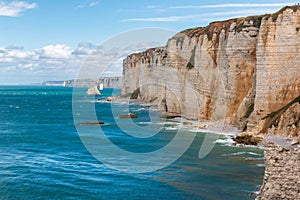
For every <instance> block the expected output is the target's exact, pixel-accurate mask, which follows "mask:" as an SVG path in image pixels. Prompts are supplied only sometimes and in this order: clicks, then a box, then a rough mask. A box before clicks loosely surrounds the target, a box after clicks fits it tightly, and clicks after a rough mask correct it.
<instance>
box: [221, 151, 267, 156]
mask: <svg viewBox="0 0 300 200" xmlns="http://www.w3.org/2000/svg"><path fill="white" fill-rule="evenodd" d="M237 155H251V156H262V154H258V153H254V152H251V151H241V152H236V153H229V154H223V155H222V156H237Z"/></svg>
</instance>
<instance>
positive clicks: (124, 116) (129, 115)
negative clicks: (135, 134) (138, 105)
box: [119, 113, 138, 119]
mask: <svg viewBox="0 0 300 200" xmlns="http://www.w3.org/2000/svg"><path fill="white" fill-rule="evenodd" d="M119 118H120V119H126V118H138V115H136V114H133V113H128V114H127V115H120V116H119Z"/></svg>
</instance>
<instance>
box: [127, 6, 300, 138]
mask: <svg viewBox="0 0 300 200" xmlns="http://www.w3.org/2000/svg"><path fill="white" fill-rule="evenodd" d="M137 91H138V92H137ZM133 93H135V95H134V96H136V98H138V99H142V100H145V101H148V102H153V103H154V104H157V105H158V107H159V110H160V111H161V113H162V115H163V116H166V117H176V116H182V117H185V118H188V119H197V120H201V121H209V122H215V123H216V124H217V123H221V124H225V125H231V126H236V127H238V128H240V129H241V130H247V131H255V132H256V133H266V132H267V131H268V129H273V132H282V131H281V130H283V129H284V130H290V129H295V131H294V132H293V135H294V136H296V135H298V134H299V120H300V117H299V116H300V113H299V103H298V102H299V101H298V102H297V103H296V102H294V104H293V105H289V104H290V103H291V102H292V101H294V100H295V99H297V98H298V97H299V94H300V8H299V6H290V7H285V8H283V9H281V10H280V11H278V12H277V13H275V14H271V15H263V16H253V17H245V18H238V19H230V20H227V21H222V22H213V23H211V24H209V26H207V27H203V28H194V29H188V30H185V31H182V32H180V33H178V34H176V35H175V36H174V37H172V38H171V39H170V40H169V41H168V42H167V45H166V46H165V47H158V48H153V49H149V50H147V51H145V52H142V53H135V54H132V55H130V56H128V57H127V58H126V59H125V60H124V67H123V85H122V95H124V96H128V94H133ZM129 96H130V95H129ZM290 106H292V107H290ZM284 107H288V108H287V109H284V110H281V108H284ZM272 113H273V114H272ZM291 115H292V116H293V122H288V120H286V119H285V118H286V117H290V116H291ZM297 130H298V132H297ZM286 134H289V135H290V131H287V133H286Z"/></svg>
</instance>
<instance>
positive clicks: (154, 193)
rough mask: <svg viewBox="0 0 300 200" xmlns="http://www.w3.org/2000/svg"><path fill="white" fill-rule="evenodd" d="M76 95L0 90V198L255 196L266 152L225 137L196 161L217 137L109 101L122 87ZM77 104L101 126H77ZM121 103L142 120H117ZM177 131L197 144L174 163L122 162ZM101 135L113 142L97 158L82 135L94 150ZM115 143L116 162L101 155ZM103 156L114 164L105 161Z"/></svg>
mask: <svg viewBox="0 0 300 200" xmlns="http://www.w3.org/2000/svg"><path fill="white" fill-rule="evenodd" d="M78 91H79V93H80V92H81V95H82V98H77V99H76V98H75V100H74V91H73V88H68V87H44V86H0V199H109V200H113V199H146V200H147V199H153V200H154V199H155V200H156V199H172V200H177V199H178V200H179V199H200V200H201V199H203V200H205V199H209V200H210V199H212V200H218V199H231V200H235V199H236V200H238V199H243V200H246V199H255V195H254V194H255V192H256V191H258V190H259V186H260V184H262V181H263V175H264V169H265V165H264V157H263V149H261V148H258V147H253V146H233V145H232V140H231V138H230V137H229V136H226V135H224V134H221V135H218V138H217V140H216V141H214V146H213V148H212V149H211V151H210V152H209V153H208V154H207V155H206V156H205V157H204V158H199V149H200V148H201V145H202V144H203V143H204V139H205V137H206V136H207V134H212V133H203V131H201V132H198V131H195V130H194V129H192V128H189V127H185V126H183V125H182V123H180V122H178V121H172V119H170V120H166V119H160V118H159V117H158V118H155V120H152V118H151V116H154V115H155V112H157V111H156V110H155V108H152V107H150V106H148V105H139V104H130V105H129V104H127V103H126V102H125V103H124V102H122V103H120V102H113V103H111V102H105V101H104V100H105V99H106V98H107V97H108V96H111V95H118V94H119V93H120V90H116V89H107V88H105V89H104V90H103V91H101V93H102V95H101V97H93V96H92V97H88V96H86V95H85V92H86V89H84V88H82V89H77V93H78ZM74 101H82V102H77V103H76V102H75V105H77V106H78V105H79V107H80V108H82V107H81V105H89V106H90V107H92V108H94V110H95V114H96V115H95V116H96V117H97V121H103V122H104V125H85V124H81V125H78V122H85V121H84V118H77V117H76V116H78V117H80V115H81V113H77V111H78V110H76V111H74ZM124 106H127V107H128V108H129V111H130V112H132V113H134V114H137V115H138V118H136V119H123V120H121V119H117V118H118V116H116V115H115V114H113V113H114V112H113V111H112V110H118V109H119V112H117V113H122V112H125V113H126V112H128V110H126V109H124V108H123V107H124ZM83 109H84V107H83ZM150 110H151V112H150ZM149 113H152V114H151V116H150V114H149ZM153 113H154V114H153ZM80 120H81V121H80ZM118 123H122V126H123V127H126V126H128V127H129V126H132V123H134V124H135V125H136V126H138V127H139V128H138V129H136V130H138V131H137V132H136V133H135V134H136V135H134V136H132V135H128V134H127V133H125V132H126V131H125V132H124V130H123V128H120V126H119V125H118ZM150 124H152V126H151V127H152V128H153V127H154V129H155V127H156V128H157V127H160V128H159V129H157V134H155V135H151V136H150V137H146V136H147V134H146V136H145V137H141V138H139V137H138V134H141V135H143V133H142V132H143V130H145V132H149V129H147V128H145V129H143V127H147V126H148V125H150ZM134 130H135V129H134ZM179 130H180V132H181V134H183V135H184V134H186V135H188V136H192V138H193V141H192V143H191V144H190V145H189V146H188V147H187V149H186V151H184V152H183V153H182V155H180V156H179V157H178V158H177V159H175V160H174V161H172V162H170V163H167V164H166V166H162V167H160V168H158V169H155V170H148V171H143V166H139V167H140V168H138V167H137V166H135V165H136V164H135V162H132V165H128V166H127V165H123V164H124V163H125V162H126V163H130V162H131V156H132V159H133V157H135V156H137V155H141V154H147V153H149V152H155V151H157V150H159V149H162V148H164V146H165V145H168V144H170V143H171V141H172V140H174V138H176V134H178V131H179ZM80 131H87V132H88V135H82V133H80ZM99 132H101V137H106V138H107V139H108V140H109V141H111V143H109V142H102V143H101V144H99V145H98V146H99V147H101V148H105V149H106V151H100V150H101V148H99V152H98V153H97V155H95V152H93V151H91V149H90V148H89V147H88V146H87V144H86V143H85V142H84V137H88V138H89V141H93V142H94V143H95V144H94V145H95V146H96V145H97V141H100V140H99V138H100V139H101V137H99V134H100V133H99ZM150 132H151V131H150ZM148 136H149V135H148ZM112 145H114V148H115V147H118V148H119V149H121V150H124V151H126V152H127V153H128V152H129V153H128V154H126V155H127V156H126V158H124V160H125V161H122V162H119V161H120V160H121V158H120V157H118V156H117V155H116V153H113V152H114V151H113V150H112V151H111V154H110V155H104V154H107V152H109V150H110V148H112ZM107 150H108V151H107ZM169 153H170V152H169ZM102 154H103V155H102ZM147 155H148V154H147ZM150 155H154V154H150ZM105 156H106V157H107V156H109V157H110V159H111V161H112V162H110V163H107V162H106V161H105V160H102V158H104V157H105ZM167 156H168V155H164V154H160V157H159V156H158V157H156V158H155V159H153V160H152V159H151V158H152V157H150V156H149V159H144V160H140V163H143V162H144V163H147V165H148V167H150V168H149V169H151V166H159V165H160V164H161V163H159V162H161V161H160V159H162V160H163V158H164V157H167ZM149 161H151V162H149ZM120 165H122V166H120ZM116 166H117V167H116ZM135 167H136V168H135ZM136 169H140V171H139V170H136ZM135 170H136V171H135Z"/></svg>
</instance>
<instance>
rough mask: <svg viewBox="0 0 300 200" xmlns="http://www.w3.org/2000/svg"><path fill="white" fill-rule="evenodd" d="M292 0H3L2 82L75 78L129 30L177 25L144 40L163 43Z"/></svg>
mask: <svg viewBox="0 0 300 200" xmlns="http://www.w3.org/2000/svg"><path fill="white" fill-rule="evenodd" d="M290 4H294V3H293V1H280V0H272V1H258V0H256V1H251V2H246V3H245V1H241V0H235V1H230V2H229V1H222V0H218V1H215V0H213V1H212V0H210V1H206V0H203V1H200V0H197V1H196V0H188V1H178V0H173V1H161V0H160V1H156V0H150V1H137V0H130V1H129V0H127V1H111V0H80V1H79V0H60V1H59V0H24V1H18V0H15V1H8V0H0V84H22V83H23V84H29V83H35V82H41V81H43V80H60V79H69V78H74V77H75V76H76V73H77V72H78V70H79V68H80V66H81V65H82V63H83V62H84V59H86V57H87V55H88V54H89V53H90V51H91V50H93V49H95V48H96V47H97V46H98V45H101V44H102V43H103V42H104V41H106V40H107V39H109V38H110V39H112V38H114V37H113V36H116V35H118V34H120V33H122V32H124V31H128V30H132V29H138V28H145V27H157V28H161V29H167V30H172V31H170V32H169V34H167V33H166V34H164V36H163V37H160V38H159V40H158V41H154V40H153V38H152V39H151V40H149V41H145V42H143V44H144V43H147V45H146V46H142V47H148V46H151V45H159V44H160V43H162V44H163V42H162V41H165V40H166V39H167V38H168V37H170V36H171V35H172V34H173V33H174V31H175V32H176V31H180V30H183V29H186V28H191V27H198V26H205V25H207V24H208V23H209V22H211V21H216V20H225V19H228V18H233V17H240V16H247V15H258V14H265V13H272V12H275V11H276V10H278V9H280V8H281V7H283V6H284V5H290ZM74 52H75V53H74ZM76 52H77V54H76ZM78 52H81V53H80V55H79V54H78ZM116 65H120V62H119V64H118V63H116ZM121 69H122V68H121V66H119V67H116V68H114V70H116V72H115V74H113V73H111V74H112V75H118V74H120V73H121Z"/></svg>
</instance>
